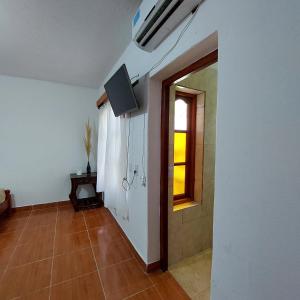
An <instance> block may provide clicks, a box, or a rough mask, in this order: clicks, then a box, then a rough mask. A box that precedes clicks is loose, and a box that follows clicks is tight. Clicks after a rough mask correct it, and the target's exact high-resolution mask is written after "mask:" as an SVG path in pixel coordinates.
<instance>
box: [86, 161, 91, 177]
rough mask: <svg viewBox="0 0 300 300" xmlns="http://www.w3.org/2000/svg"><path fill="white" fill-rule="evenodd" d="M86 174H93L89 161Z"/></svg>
mask: <svg viewBox="0 0 300 300" xmlns="http://www.w3.org/2000/svg"><path fill="white" fill-rule="evenodd" d="M86 173H87V174H91V166H90V162H89V161H88V163H87V166H86Z"/></svg>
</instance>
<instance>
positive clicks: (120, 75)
mask: <svg viewBox="0 0 300 300" xmlns="http://www.w3.org/2000/svg"><path fill="white" fill-rule="evenodd" d="M104 88H105V91H106V94H107V96H108V99H109V102H110V104H111V107H112V110H113V112H114V114H115V116H116V117H118V116H120V115H122V114H125V113H129V112H132V111H135V110H137V109H138V103H137V101H136V98H135V95H134V92H133V88H132V85H131V82H130V78H129V75H128V72H127V68H126V66H125V65H122V66H121V68H120V69H119V70H118V71H117V72H116V73H115V74H114V75H113V76H112V77H111V78H110V79H109V80H108V82H106V84H105V85H104Z"/></svg>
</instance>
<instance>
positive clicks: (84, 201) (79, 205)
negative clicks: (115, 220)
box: [69, 172, 103, 211]
mask: <svg viewBox="0 0 300 300" xmlns="http://www.w3.org/2000/svg"><path fill="white" fill-rule="evenodd" d="M70 179H71V185H72V188H71V193H70V194H69V198H70V200H71V202H72V204H73V206H74V209H75V211H78V210H79V209H87V208H95V207H101V206H103V200H102V199H103V198H102V195H103V193H97V190H96V184H97V173H96V172H94V173H91V174H87V173H83V174H82V175H77V174H75V173H73V174H70ZM83 184H91V185H92V186H93V188H94V190H95V196H94V197H88V198H81V199H78V198H77V194H76V191H77V188H78V186H79V185H83Z"/></svg>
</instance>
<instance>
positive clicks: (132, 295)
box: [122, 285, 160, 300]
mask: <svg viewBox="0 0 300 300" xmlns="http://www.w3.org/2000/svg"><path fill="white" fill-rule="evenodd" d="M153 287H154V285H151V286H149V287H147V288H146V289H143V290H141V291H138V292H136V293H134V294H131V295H129V296H127V297H125V298H123V299H122V300H127V299H130V298H132V297H134V296H136V295H139V294H141V293H143V292H145V291H147V290H149V289H152V288H153ZM159 296H160V295H159Z"/></svg>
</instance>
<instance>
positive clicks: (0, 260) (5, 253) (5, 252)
mask: <svg viewBox="0 0 300 300" xmlns="http://www.w3.org/2000/svg"><path fill="white" fill-rule="evenodd" d="M14 249H15V247H8V248H0V266H6V265H7V264H8V260H9V258H10V257H11V255H12V253H13V251H14Z"/></svg>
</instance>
